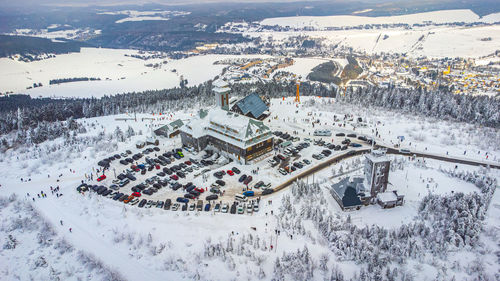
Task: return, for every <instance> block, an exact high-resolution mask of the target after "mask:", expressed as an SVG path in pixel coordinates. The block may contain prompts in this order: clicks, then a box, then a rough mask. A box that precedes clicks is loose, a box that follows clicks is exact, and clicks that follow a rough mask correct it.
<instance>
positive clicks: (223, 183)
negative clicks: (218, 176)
mask: <svg viewBox="0 0 500 281" xmlns="http://www.w3.org/2000/svg"><path fill="white" fill-rule="evenodd" d="M215 183H217V184H218V185H220V186H225V185H226V182H225V181H223V180H216V181H215Z"/></svg>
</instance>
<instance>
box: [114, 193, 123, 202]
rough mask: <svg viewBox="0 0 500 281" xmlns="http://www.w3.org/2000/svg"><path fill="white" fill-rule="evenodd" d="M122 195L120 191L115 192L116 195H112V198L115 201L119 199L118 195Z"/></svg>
mask: <svg viewBox="0 0 500 281" xmlns="http://www.w3.org/2000/svg"><path fill="white" fill-rule="evenodd" d="M122 196H123V193H121V192H120V193H118V194H116V195H115V196H114V197H113V200H115V201H116V200H118V199H120V197H122Z"/></svg>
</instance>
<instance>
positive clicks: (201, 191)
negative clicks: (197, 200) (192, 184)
mask: <svg viewBox="0 0 500 281" xmlns="http://www.w3.org/2000/svg"><path fill="white" fill-rule="evenodd" d="M194 190H196V191H198V192H199V193H203V192H205V189H203V188H199V187H197V188H195V189H194Z"/></svg>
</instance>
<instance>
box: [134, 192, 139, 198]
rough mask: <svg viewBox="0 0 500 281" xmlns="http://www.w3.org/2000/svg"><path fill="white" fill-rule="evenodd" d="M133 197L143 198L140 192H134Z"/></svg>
mask: <svg viewBox="0 0 500 281" xmlns="http://www.w3.org/2000/svg"><path fill="white" fill-rule="evenodd" d="M132 196H135V197H141V193H139V192H133V193H132Z"/></svg>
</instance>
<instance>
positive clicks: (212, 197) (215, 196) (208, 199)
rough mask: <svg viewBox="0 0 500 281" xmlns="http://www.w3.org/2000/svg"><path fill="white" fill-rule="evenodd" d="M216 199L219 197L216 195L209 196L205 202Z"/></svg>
mask: <svg viewBox="0 0 500 281" xmlns="http://www.w3.org/2000/svg"><path fill="white" fill-rule="evenodd" d="M218 198H219V196H217V195H216V194H211V195H208V196H207V197H205V200H207V201H210V200H217V199H218Z"/></svg>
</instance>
